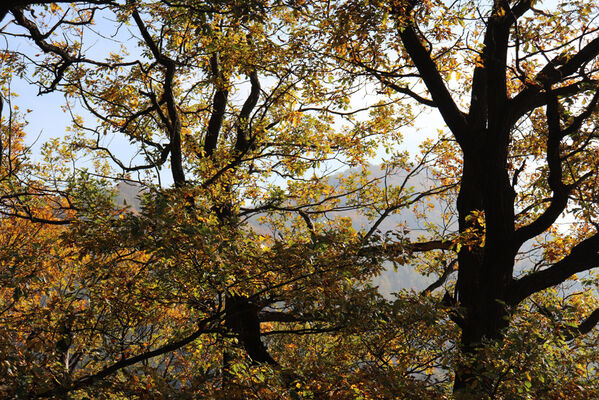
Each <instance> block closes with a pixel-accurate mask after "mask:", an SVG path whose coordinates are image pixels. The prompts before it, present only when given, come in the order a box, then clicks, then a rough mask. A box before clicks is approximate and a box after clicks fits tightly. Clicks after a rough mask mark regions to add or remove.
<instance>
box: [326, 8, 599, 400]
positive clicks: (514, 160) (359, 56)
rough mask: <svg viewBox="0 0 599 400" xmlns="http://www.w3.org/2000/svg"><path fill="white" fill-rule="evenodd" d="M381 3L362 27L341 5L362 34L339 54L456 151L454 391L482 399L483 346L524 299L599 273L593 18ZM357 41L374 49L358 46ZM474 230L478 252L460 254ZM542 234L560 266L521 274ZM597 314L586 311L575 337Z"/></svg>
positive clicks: (497, 337)
mask: <svg viewBox="0 0 599 400" xmlns="http://www.w3.org/2000/svg"><path fill="white" fill-rule="evenodd" d="M374 3H375V4H374V5H371V6H369V8H370V11H371V12H372V14H370V15H368V17H367V18H364V19H360V20H356V19H355V18H354V14H353V13H354V11H353V10H354V8H353V7H356V6H357V5H362V4H361V2H356V3H354V2H347V3H346V4H343V5H341V7H340V9H341V10H342V11H343V15H344V17H346V18H347V20H348V21H352V20H353V21H352V22H350V23H351V24H354V30H349V32H358V33H356V34H354V36H353V37H342V38H341V39H339V41H338V42H337V43H348V45H346V46H345V45H344V50H343V52H342V54H344V55H345V56H344V58H345V61H346V62H347V63H348V64H349V65H353V66H354V71H357V72H359V71H361V73H366V74H369V75H370V76H372V77H373V78H375V79H376V80H378V81H379V82H380V84H381V85H382V86H383V87H384V88H387V90H388V91H391V92H393V91H394V92H397V93H400V94H404V95H407V96H410V97H411V98H412V99H413V100H415V101H416V102H417V103H419V104H420V105H421V106H427V107H433V108H435V109H436V110H438V112H439V113H440V114H441V116H442V117H443V120H444V122H445V124H446V126H447V128H448V129H449V131H450V132H451V137H452V138H453V140H454V141H455V143H456V144H457V146H459V151H460V152H461V157H460V158H461V160H460V164H461V171H460V173H459V176H458V177H456V178H457V179H459V185H460V186H459V193H458V195H457V203H456V209H457V214H458V220H459V236H458V241H457V242H456V244H457V246H456V250H457V252H458V261H457V265H458V267H457V275H458V276H457V282H456V290H455V297H454V298H453V299H451V301H455V302H456V304H458V305H459V307H460V308H461V310H462V311H461V312H459V313H458V314H456V315H454V321H455V322H456V323H457V324H458V326H459V327H460V329H461V347H462V349H463V351H464V352H465V353H466V354H470V355H471V356H472V357H473V359H472V360H470V361H468V362H467V363H465V364H464V365H462V366H458V369H457V370H456V378H455V386H454V390H455V392H456V395H458V396H461V397H464V398H482V397H484V396H489V395H490V394H491V393H492V389H493V378H492V377H490V376H487V373H488V372H489V371H486V370H485V368H486V367H485V366H484V365H485V363H484V361H483V358H484V357H483V353H484V352H483V351H482V350H481V349H482V345H483V343H484V342H485V341H491V343H494V342H501V340H502V339H503V338H504V335H505V332H506V329H507V328H508V326H509V325H510V321H511V320H512V318H513V315H514V312H515V310H516V309H517V308H518V307H519V305H521V304H522V303H523V302H524V301H525V300H526V299H527V298H529V297H530V296H533V295H535V294H536V293H539V292H542V291H544V290H547V289H549V288H552V287H554V286H556V285H559V284H561V283H562V282H564V281H566V280H567V279H569V278H570V277H572V276H574V275H575V274H576V273H580V272H583V271H588V270H592V269H593V268H595V267H597V261H598V259H597V254H598V250H599V247H598V246H599V236H598V234H597V233H594V231H595V230H596V229H595V227H594V226H595V223H596V204H597V202H596V199H595V198H594V196H593V195H592V194H591V193H594V189H592V188H594V187H596V184H597V166H596V163H594V161H592V160H595V159H596V158H597V154H596V151H597V143H596V115H597V114H596V111H597V101H598V100H599V92H598V91H597V61H598V57H597V55H598V54H599V41H598V40H597V38H596V29H597V27H596V25H594V23H593V20H594V17H595V15H596V12H597V10H596V8H595V7H594V5H591V4H582V3H579V2H569V1H566V2H558V4H555V5H553V4H552V5H543V4H542V3H541V2H536V1H527V0H522V1H513V2H512V1H494V2H490V4H485V3H482V2H481V3H478V2H455V3H452V4H451V6H446V5H445V4H442V3H439V4H436V3H435V4H434V3H425V2H410V1H408V2H403V3H402V2H394V3H392V4H384V3H378V2H374ZM364 5H365V4H364ZM369 18H370V19H372V18H377V20H378V21H382V22H383V23H382V24H380V25H376V24H372V25H370V24H367V22H368V21H369ZM339 30H342V31H345V30H344V29H343V28H340V29H339ZM345 32H347V31H345ZM361 36H363V37H366V38H368V40H365V41H363V42H361V41H356V40H355V39H359V38H360V37H361ZM352 39H354V40H352ZM344 40H345V41H344ZM400 44H401V45H400ZM424 89H426V93H422V91H423V90H424ZM589 190H590V191H589ZM564 213H567V215H568V216H569V217H570V218H573V219H574V221H575V222H574V224H579V225H578V227H577V229H576V230H575V232H576V233H575V234H573V235H574V236H573V237H570V238H569V239H568V240H567V242H568V244H567V245H563V241H564V239H563V238H562V237H561V236H562V235H564V233H562V232H561V231H560V230H559V229H556V228H555V226H556V225H555V224H558V223H559V222H558V220H559V217H560V215H563V214H564ZM472 232H476V233H477V237H478V239H477V241H475V242H474V243H472V242H470V243H468V244H467V245H466V243H464V244H461V245H460V241H462V240H464V239H466V237H469V236H472ZM545 232H551V233H552V235H554V236H553V239H550V240H548V241H547V242H545V244H543V246H544V247H545V250H546V251H545V254H544V256H545V257H547V256H548V254H549V251H550V249H552V248H555V247H557V246H559V250H558V254H559V255H556V254H555V253H553V252H552V254H554V255H556V256H555V257H550V258H546V259H545V260H543V261H542V262H541V264H540V265H542V266H543V268H538V269H536V270H529V271H524V272H523V271H519V270H516V269H515V267H516V260H517V258H518V252H519V251H521V250H522V249H523V245H524V244H525V243H526V242H528V241H530V240H532V239H535V238H538V237H539V236H540V235H542V234H543V233H545ZM598 315H599V311H596V310H594V311H593V312H591V313H589V315H588V316H587V317H586V318H585V319H583V320H582V321H581V322H580V325H579V327H578V328H576V329H578V333H581V334H582V333H587V332H588V331H590V330H591V329H592V327H593V326H594V325H595V324H596V323H597V316H598Z"/></svg>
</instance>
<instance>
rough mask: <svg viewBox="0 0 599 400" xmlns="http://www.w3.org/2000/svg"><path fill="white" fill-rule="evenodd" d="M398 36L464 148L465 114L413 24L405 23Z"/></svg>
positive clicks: (435, 102) (446, 121) (448, 124)
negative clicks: (448, 88)
mask: <svg viewBox="0 0 599 400" xmlns="http://www.w3.org/2000/svg"><path fill="white" fill-rule="evenodd" d="M400 37H401V41H402V43H403V45H404V47H405V49H406V51H407V52H408V54H409V55H410V58H411V59H412V62H414V65H415V66H416V68H417V69H418V72H420V75H421V77H422V80H423V81H424V83H425V85H426V87H427V88H428V90H429V92H430V93H431V96H432V98H433V102H434V104H435V105H436V106H437V107H438V108H439V112H440V113H441V115H442V116H443V119H444V120H445V123H446V124H447V126H448V127H449V129H451V131H452V132H453V134H454V136H455V137H456V140H457V141H458V143H459V144H460V145H461V146H462V148H464V146H465V145H466V139H467V138H466V127H467V124H466V119H465V116H464V114H463V113H462V111H460V109H459V108H458V106H457V105H456V104H455V102H454V101H453V98H452V97H451V94H450V93H449V90H447V87H446V86H445V83H444V82H443V78H442V77H441V75H440V74H439V70H438V69H437V66H436V65H435V62H434V61H433V60H432V59H431V57H430V55H429V53H428V52H427V50H426V48H425V47H424V46H423V45H422V43H421V42H420V38H419V37H418V34H417V33H416V30H415V29H414V26H412V25H411V24H408V25H406V26H405V27H404V28H403V31H401V33H400Z"/></svg>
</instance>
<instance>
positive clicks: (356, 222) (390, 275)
mask: <svg viewBox="0 0 599 400" xmlns="http://www.w3.org/2000/svg"><path fill="white" fill-rule="evenodd" d="M369 172H370V176H371V177H372V178H377V177H381V176H382V175H383V174H384V171H382V170H381V169H380V168H379V167H376V166H372V167H370V170H369ZM348 173H349V171H348V172H346V173H345V174H340V176H339V177H338V178H336V179H335V178H331V179H332V180H331V181H329V182H330V183H331V184H332V185H334V186H335V185H338V182H339V180H340V179H342V177H343V176H347V174H348ZM404 178H405V174H395V175H390V176H388V177H387V179H386V184H387V185H388V186H398V185H401V183H402V182H403V180H404ZM431 182H432V181H431V180H430V179H429V178H428V177H427V176H426V171H424V172H423V173H421V174H419V175H417V176H415V177H412V178H411V179H410V183H409V186H412V187H414V188H415V189H416V190H425V189H426V188H428V187H429V186H430V185H431ZM116 192H117V194H116V197H115V203H116V204H117V205H118V206H125V207H130V208H131V210H132V211H134V212H135V211H139V210H140V209H141V200H140V193H141V186H140V185H137V184H134V183H128V182H119V183H118V185H117V187H116ZM337 215H339V216H343V217H348V218H350V219H351V221H352V226H353V228H354V229H356V230H363V229H369V228H370V226H372V221H369V220H368V218H367V217H365V216H364V215H361V214H358V213H357V212H356V211H341V212H338V213H337ZM427 220H428V221H429V222H431V221H432V222H433V223H434V222H440V220H441V216H440V213H439V212H438V211H436V210H435V209H433V210H432V211H431V212H430V213H429V215H428V217H427ZM249 223H250V225H254V226H255V228H257V229H258V230H259V231H261V232H262V231H264V233H266V231H267V230H266V229H262V228H261V227H260V226H259V225H260V224H259V223H258V222H257V218H251V219H250V220H249ZM399 226H402V227H403V226H406V227H408V228H409V230H410V231H412V232H414V233H413V234H412V235H411V236H413V237H414V239H415V238H416V236H418V235H421V234H423V233H425V226H424V224H423V222H422V221H420V220H419V219H418V218H417V217H416V215H415V214H414V212H413V211H411V210H409V209H404V210H401V211H400V212H399V213H397V214H393V215H390V216H388V217H387V218H386V219H385V220H384V221H383V223H381V225H380V226H379V231H380V232H381V233H386V232H390V231H393V230H395V229H397V228H398V227H399ZM433 280H434V279H433V278H431V277H425V276H423V275H420V274H419V273H418V272H416V271H414V269H413V268H410V266H400V267H399V268H398V270H397V271H394V270H393V268H391V266H390V265H389V266H388V268H387V269H386V270H385V271H384V272H383V273H382V274H381V275H380V276H377V277H375V278H374V279H373V281H372V283H373V284H374V285H375V286H378V288H379V291H380V293H381V294H383V295H385V296H389V295H390V294H391V293H393V292H398V291H400V290H402V289H414V290H422V289H424V288H425V287H426V286H428V285H429V284H430V283H431V282H432V281H433Z"/></svg>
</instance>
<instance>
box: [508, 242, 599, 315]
mask: <svg viewBox="0 0 599 400" xmlns="http://www.w3.org/2000/svg"><path fill="white" fill-rule="evenodd" d="M598 252H599V234H597V233H596V234H594V235H593V236H591V237H589V238H587V239H585V240H583V241H582V242H580V243H579V244H577V245H576V246H574V247H573V248H572V250H571V251H570V254H568V255H567V256H565V257H564V258H562V259H561V260H560V261H558V262H557V263H555V264H553V265H552V266H551V267H549V268H547V269H544V270H542V271H538V272H534V273H532V274H530V275H526V276H524V277H522V278H520V279H518V280H516V281H514V283H513V284H512V287H511V290H510V294H509V296H508V303H510V304H512V305H516V304H518V303H520V302H521V301H522V300H524V299H526V298H527V297H528V296H530V295H532V294H534V293H537V292H540V291H541V290H545V289H547V288H550V287H552V286H555V285H559V284H560V283H562V282H564V281H565V280H566V279H568V278H569V277H571V276H572V275H574V274H576V273H579V272H582V271H587V270H590V269H593V268H596V267H599V253H598Z"/></svg>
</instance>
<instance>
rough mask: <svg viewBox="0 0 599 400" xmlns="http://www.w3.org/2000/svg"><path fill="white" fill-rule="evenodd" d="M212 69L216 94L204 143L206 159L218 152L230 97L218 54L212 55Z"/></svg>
mask: <svg viewBox="0 0 599 400" xmlns="http://www.w3.org/2000/svg"><path fill="white" fill-rule="evenodd" d="M210 67H211V69H212V75H214V79H215V86H216V91H215V93H214V99H213V100H212V115H210V121H208V129H207V131H206V140H205V142H204V156H205V157H212V154H214V150H216V145H217V143H218V136H219V134H220V129H221V127H222V125H223V119H224V116H225V109H226V107H227V97H228V96H229V91H228V90H227V89H226V82H225V81H224V78H223V75H222V71H220V67H219V65H218V54H217V53H213V54H212V56H211V58H210Z"/></svg>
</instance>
